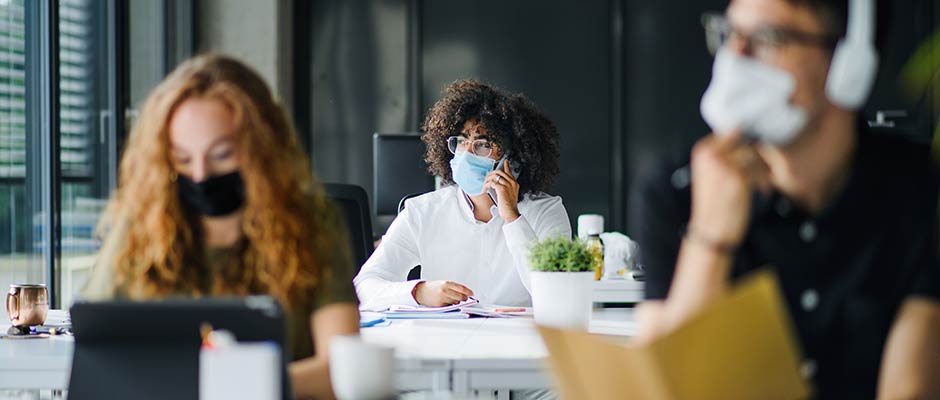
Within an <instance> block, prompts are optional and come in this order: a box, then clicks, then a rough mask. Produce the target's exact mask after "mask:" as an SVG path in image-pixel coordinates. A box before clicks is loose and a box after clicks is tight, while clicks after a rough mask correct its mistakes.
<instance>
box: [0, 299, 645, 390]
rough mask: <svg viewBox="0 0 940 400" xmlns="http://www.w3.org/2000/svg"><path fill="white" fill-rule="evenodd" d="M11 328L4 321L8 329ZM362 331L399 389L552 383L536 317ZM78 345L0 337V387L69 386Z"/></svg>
mask: <svg viewBox="0 0 940 400" xmlns="http://www.w3.org/2000/svg"><path fill="white" fill-rule="evenodd" d="M60 313H61V312H60ZM0 315H2V314H0ZM59 315H64V314H59ZM3 321H7V320H6V319H5V315H4V319H3ZM8 327H9V325H8V324H6V325H0V329H3V332H6V329H7V328H8ZM590 331H591V332H593V333H598V334H607V335H616V336H621V337H624V338H626V337H628V336H632V335H633V333H634V332H635V331H636V326H635V323H634V321H633V310H632V309H598V310H595V311H594V315H593V316H592V320H591V326H590ZM362 336H363V338H364V339H365V340H366V341H368V342H370V343H377V344H383V345H387V346H390V347H394V348H395V357H396V358H397V363H398V366H397V368H396V373H397V376H396V380H397V386H398V388H399V390H403V391H406V390H435V389H438V390H454V391H456V392H458V393H469V392H471V391H473V390H504V389H510V390H511V389H532V388H548V387H551V385H550V378H549V376H548V371H547V366H546V365H545V364H544V359H545V357H546V356H547V352H546V350H545V347H544V345H543V344H542V340H541V339H540V338H539V336H538V332H537V331H536V329H535V325H534V322H533V320H532V319H531V318H514V319H508V318H506V319H499V318H471V319H465V320H396V321H393V322H392V323H391V324H390V325H389V326H384V327H374V328H364V329H363V330H362ZM73 347H74V341H73V340H72V338H71V337H67V336H65V337H51V338H48V339H0V390H2V389H67V387H68V379H69V369H70V367H71V363H72V350H73Z"/></svg>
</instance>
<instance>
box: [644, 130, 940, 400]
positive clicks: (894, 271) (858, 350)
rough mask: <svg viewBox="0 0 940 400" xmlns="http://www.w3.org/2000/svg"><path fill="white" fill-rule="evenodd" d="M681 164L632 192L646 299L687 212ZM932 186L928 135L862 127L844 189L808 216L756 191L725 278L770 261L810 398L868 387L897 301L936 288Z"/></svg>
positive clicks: (869, 393)
mask: <svg viewBox="0 0 940 400" xmlns="http://www.w3.org/2000/svg"><path fill="white" fill-rule="evenodd" d="M678 165H684V167H679V168H676V166H678ZM687 165H688V161H687V159H686V161H685V162H684V163H678V164H676V165H674V166H673V167H671V168H670V167H665V168H660V169H658V170H656V171H654V172H653V173H652V174H647V175H646V176H644V177H643V178H642V179H641V181H640V183H639V186H638V190H637V191H636V192H635V193H634V198H633V200H632V201H633V205H634V206H635V207H632V210H633V215H631V216H630V217H631V218H630V221H631V228H633V229H631V232H632V233H633V234H634V235H635V237H636V239H637V241H638V242H639V244H640V249H641V256H640V257H641V263H642V264H643V265H644V266H645V267H646V269H647V283H646V297H647V298H649V299H663V298H665V297H666V294H667V293H668V291H669V285H670V283H671V282H672V277H673V272H674V269H675V264H676V259H677V256H678V252H679V246H680V244H681V241H682V236H683V234H684V232H685V227H686V224H687V223H688V220H689V214H690V200H691V199H690V191H689V176H690V175H689V171H688V167H687ZM938 187H940V175H938V172H937V169H936V168H935V166H934V164H933V162H932V161H931V157H930V154H929V149H928V148H927V146H918V145H914V144H911V143H908V142H906V141H904V140H903V139H899V138H889V137H875V136H868V135H865V134H862V135H860V140H859V146H858V148H857V152H856V156H855V157H854V159H853V166H852V172H851V175H850V178H849V180H848V182H847V184H846V187H845V190H843V192H842V193H841V194H839V195H837V196H835V200H834V201H833V202H832V204H830V205H829V206H828V207H827V209H826V210H825V211H824V212H823V213H821V214H820V215H818V216H816V217H815V218H814V217H813V216H811V215H809V214H808V213H806V212H804V211H802V210H800V209H798V208H797V207H796V206H795V205H793V204H792V203H791V202H790V201H788V200H787V199H786V198H785V197H783V196H782V195H780V194H774V195H771V196H769V197H766V196H761V195H755V202H754V207H753V210H752V219H751V225H750V227H749V230H748V232H747V234H746V237H745V239H744V242H743V244H742V246H741V248H740V249H739V250H738V251H737V252H736V254H735V256H734V260H733V266H732V279H733V280H736V279H739V278H740V277H742V276H743V275H745V274H747V273H748V272H751V271H753V270H755V269H758V268H760V267H762V266H769V267H770V268H772V269H773V270H774V271H775V272H776V273H777V275H778V276H779V279H780V283H781V286H782V290H783V292H784V293H783V294H784V297H785V300H786V304H787V307H788V309H789V314H790V317H791V318H792V319H793V322H794V325H795V328H796V330H797V333H798V335H799V343H800V345H801V347H802V351H803V357H804V361H805V362H804V364H803V372H804V373H806V374H807V375H809V376H810V377H812V380H813V383H814V388H815V394H816V395H817V396H818V397H819V398H869V399H870V398H874V397H875V392H876V386H877V382H878V370H879V366H880V363H881V355H882V351H883V349H884V344H885V341H886V339H887V335H888V332H889V330H890V328H891V325H892V322H893V320H894V318H895V315H896V314H897V312H898V310H899V306H900V305H901V303H902V302H903V301H904V300H905V299H907V298H910V297H912V296H926V297H929V298H931V299H934V300H936V299H937V298H940V281H938V279H940V274H938V267H940V258H938V254H937V251H938V249H937V207H938V203H937V192H938Z"/></svg>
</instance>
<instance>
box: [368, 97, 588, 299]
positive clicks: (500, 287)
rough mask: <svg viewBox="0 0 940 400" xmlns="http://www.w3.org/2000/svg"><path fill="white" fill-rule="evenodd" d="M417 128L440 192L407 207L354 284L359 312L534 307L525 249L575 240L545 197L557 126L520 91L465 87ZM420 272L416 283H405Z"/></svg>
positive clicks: (553, 170)
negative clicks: (471, 302)
mask: <svg viewBox="0 0 940 400" xmlns="http://www.w3.org/2000/svg"><path fill="white" fill-rule="evenodd" d="M422 129H423V130H424V132H425V134H424V135H423V136H422V137H421V140H422V141H424V143H425V144H426V145H427V152H426V153H425V161H426V162H427V164H428V170H429V171H430V172H431V173H432V174H434V175H435V176H439V177H440V178H441V179H442V181H443V182H444V184H445V186H444V187H442V188H441V189H438V190H435V191H433V192H430V193H426V194H423V195H421V196H417V197H414V198H411V199H408V200H407V201H406V202H405V208H404V210H403V211H402V212H401V213H400V214H399V215H398V217H397V218H396V219H395V221H393V222H392V224H391V226H389V228H388V231H387V232H386V234H385V236H384V237H383V238H382V241H381V243H380V244H379V246H378V247H377V248H376V250H375V252H374V253H373V254H372V257H370V258H369V260H368V261H366V263H365V265H363V267H362V269H361V271H360V272H359V275H358V276H356V278H355V279H354V281H353V283H354V284H355V286H356V292H357V294H358V295H359V299H360V300H361V301H362V304H363V308H367V309H373V310H378V309H383V308H386V307H388V306H391V305H399V304H405V305H419V304H420V305H424V306H432V307H437V306H443V305H448V304H455V303H458V302H460V301H464V300H467V299H468V298H469V297H471V296H473V297H475V298H477V299H478V300H480V302H482V303H486V304H499V305H508V306H528V305H531V297H530V294H529V264H528V260H527V255H528V254H527V253H528V247H529V245H530V244H531V243H532V242H533V241H536V240H538V239H542V238H544V237H547V236H552V235H564V236H570V235H571V225H570V223H569V222H568V214H567V212H566V211H565V207H564V206H563V205H562V202H561V198H559V197H557V196H551V195H548V194H546V193H545V192H546V191H547V190H549V188H550V187H551V184H552V181H553V180H554V178H555V177H556V176H557V175H558V172H559V166H558V158H559V149H558V130H557V129H556V128H555V125H554V124H553V123H552V122H551V121H550V120H549V119H548V117H546V116H545V115H544V114H543V113H541V112H540V111H539V110H538V109H537V108H536V107H535V105H534V104H532V102H530V101H529V100H527V99H526V98H525V97H524V96H522V95H521V94H512V93H507V92H504V91H502V90H500V89H498V88H496V87H493V86H491V85H488V84H485V83H481V82H478V81H474V80H462V81H457V82H454V83H452V84H450V85H449V86H447V88H446V89H445V92H444V97H443V98H442V99H441V100H440V101H438V102H437V103H436V104H434V106H433V107H432V108H431V110H430V113H429V114H428V116H427V119H425V121H424V124H423V126H422ZM416 265H420V266H421V279H418V280H411V281H407V280H406V279H407V278H406V276H407V274H408V271H409V270H411V269H412V268H413V267H414V266H416Z"/></svg>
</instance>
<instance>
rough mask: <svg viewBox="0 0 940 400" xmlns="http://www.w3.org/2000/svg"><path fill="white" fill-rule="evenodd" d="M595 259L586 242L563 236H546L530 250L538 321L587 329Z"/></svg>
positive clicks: (534, 303)
mask: <svg viewBox="0 0 940 400" xmlns="http://www.w3.org/2000/svg"><path fill="white" fill-rule="evenodd" d="M593 260H594V258H593V257H592V254H591V250H590V248H589V247H588V245H587V244H586V243H585V242H582V241H579V240H576V241H572V240H571V239H569V238H567V237H564V236H554V237H549V238H546V239H543V240H541V241H539V242H537V243H535V244H534V245H532V247H531V248H530V249H529V265H530V266H531V268H532V271H531V272H530V275H529V279H530V283H531V289H532V306H533V309H534V310H533V312H534V313H535V322H536V323H537V324H539V325H547V326H553V327H558V328H565V329H582V330H583V329H587V326H588V322H589V321H590V318H591V283H592V282H593V280H594V261H593Z"/></svg>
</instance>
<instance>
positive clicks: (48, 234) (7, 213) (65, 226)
mask: <svg viewBox="0 0 940 400" xmlns="http://www.w3.org/2000/svg"><path fill="white" fill-rule="evenodd" d="M191 7H192V1H191V0H0V289H2V290H3V291H4V292H5V291H6V287H7V286H8V285H9V284H10V283H14V282H29V283H45V284H48V285H49V286H50V289H51V290H50V294H51V295H52V296H53V299H54V304H53V305H55V306H59V307H63V308H65V307H68V306H69V305H70V304H71V303H72V301H73V300H74V299H75V297H76V296H77V295H78V294H79V291H80V289H81V288H82V286H84V284H85V281H86V279H87V278H88V276H89V273H90V272H91V267H92V266H93V265H94V263H95V255H96V252H97V250H98V248H99V247H100V245H101V243H100V240H99V239H98V238H97V236H96V235H95V228H96V226H97V224H98V221H99V218H100V217H101V213H102V212H103V210H104V207H105V204H106V202H107V200H108V198H109V196H110V194H111V190H112V189H113V188H114V185H115V182H116V171H117V164H118V158H119V153H120V146H121V143H122V142H123V140H124V137H125V135H126V132H127V131H128V130H129V129H128V128H129V125H130V123H131V122H132V119H133V116H134V115H136V112H135V111H134V110H133V109H134V108H135V107H136V106H137V105H138V104H139V102H140V101H141V100H142V99H143V97H144V96H145V95H146V93H147V92H148V91H149V90H150V89H151V88H152V87H153V86H154V85H155V84H156V83H157V82H158V81H159V80H160V79H162V77H163V75H164V74H165V73H166V72H167V69H168V68H169V67H170V66H172V65H174V64H175V63H176V62H177V61H178V60H179V58H180V57H179V55H180V54H183V53H186V55H188V53H189V52H191V50H190V49H191V45H189V44H190V43H191V40H192V36H191V35H188V34H187V32H188V31H187V30H186V29H187V28H188V29H191V26H185V25H184V26H181V27H180V29H178V30H175V31H172V33H171V28H172V29H177V28H173V26H174V25H175V24H174V22H175V20H177V19H179V18H178V16H179V15H183V16H184V17H185V16H187V12H188V11H187V10H191ZM188 17H189V18H191V14H188ZM183 20H186V21H187V24H188V22H189V20H187V19H186V18H183ZM177 24H178V23H177ZM181 32H182V33H181ZM174 40H176V41H174ZM168 43H170V44H173V46H168ZM181 50H182V52H181ZM128 55H132V57H129V56H128Z"/></svg>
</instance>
